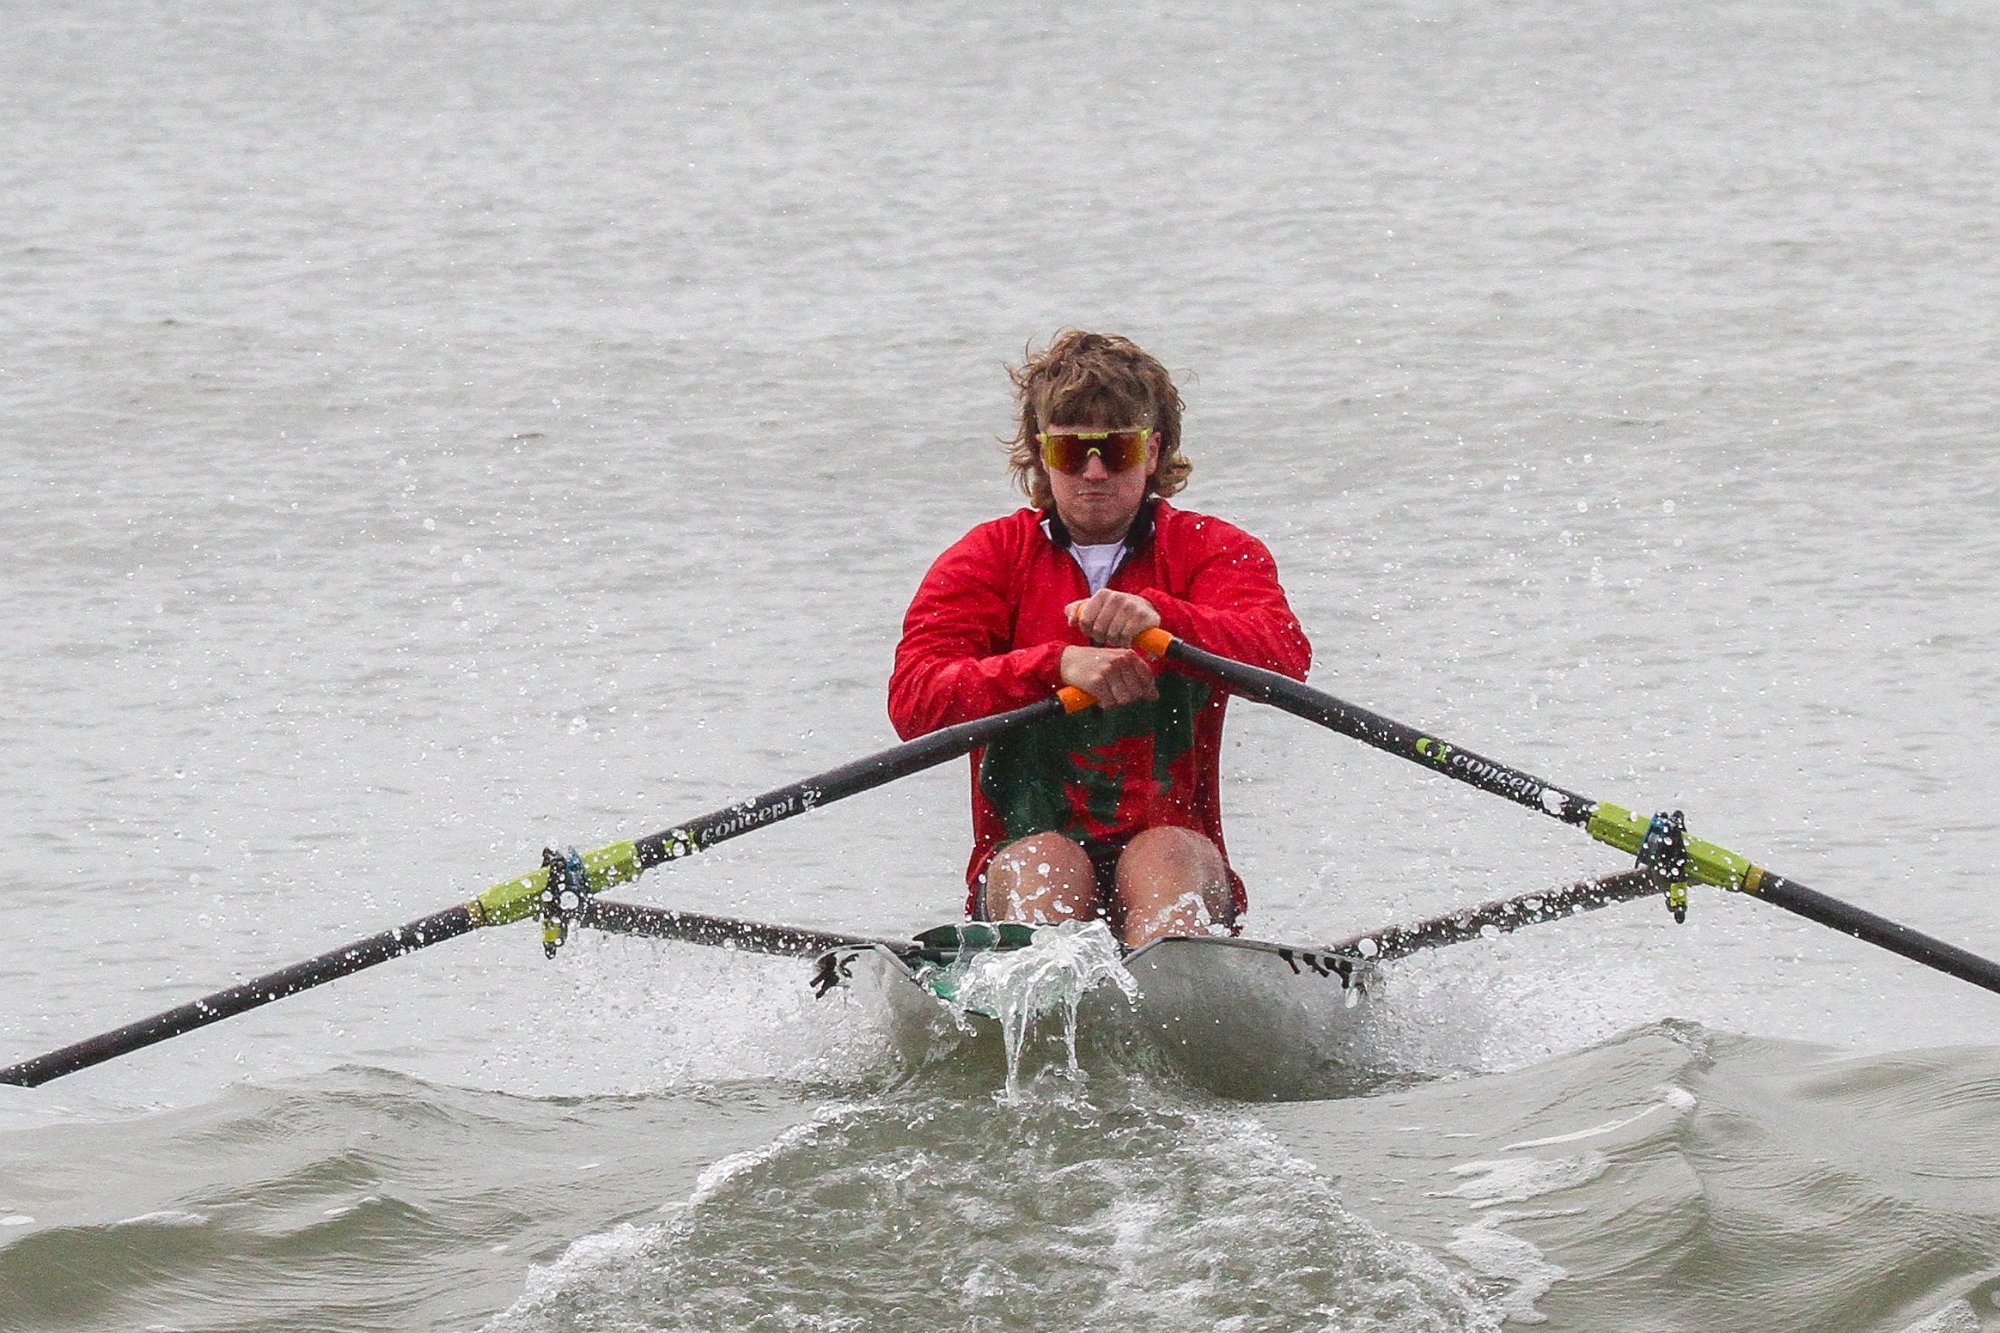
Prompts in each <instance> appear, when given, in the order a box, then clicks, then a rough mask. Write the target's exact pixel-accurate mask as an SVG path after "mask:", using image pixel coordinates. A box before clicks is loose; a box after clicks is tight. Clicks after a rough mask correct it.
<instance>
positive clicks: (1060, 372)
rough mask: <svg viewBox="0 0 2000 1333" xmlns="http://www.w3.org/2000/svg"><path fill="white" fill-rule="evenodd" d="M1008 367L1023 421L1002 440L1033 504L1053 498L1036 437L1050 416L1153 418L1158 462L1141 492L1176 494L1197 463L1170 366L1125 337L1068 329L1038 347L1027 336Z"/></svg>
mask: <svg viewBox="0 0 2000 1333" xmlns="http://www.w3.org/2000/svg"><path fill="white" fill-rule="evenodd" d="M1007 374H1008V377H1009V378H1010V379H1012V380H1013V381H1014V397H1015V399H1016V401H1017V402H1018V403H1019V404H1020V408H1021V419H1020V424H1019V425H1018V426H1017V428H1016V430H1015V433H1014V437H1013V438H1012V439H1010V440H1008V441H1006V444H1007V448H1008V456H1007V470H1008V471H1009V472H1010V473H1012V474H1013V477H1014V484H1015V485H1017V486H1019V487H1020V488H1021V490H1022V492H1023V493H1024V494H1026V495H1027V497H1028V502H1029V503H1030V504H1032V505H1034V506H1035V507H1036V508H1037V509H1047V508H1048V507H1049V506H1050V505H1052V504H1054V503H1055V496H1054V494H1053V493H1051V491H1050V490H1049V474H1048V471H1047V470H1046V469H1045V468H1044V467H1043V466H1042V450H1041V445H1040V444H1039V443H1038V442H1037V441H1036V439H1035V436H1036V434H1037V433H1039V432H1040V431H1041V430H1042V428H1043V427H1044V426H1046V425H1047V424H1048V423H1049V422H1051V421H1059V420H1060V421H1072V422H1073V421H1078V420H1082V419H1085V418H1088V419H1090V420H1093V421H1099V422H1116V423H1117V424H1118V425H1121V426H1123V425H1132V426H1139V425H1145V426H1151V427H1152V428H1153V430H1154V431H1155V432H1156V433H1157V434H1158V435H1159V439H1160V465H1159V466H1158V467H1156V468H1154V469H1153V475H1152V477H1151V478H1149V479H1148V482H1147V487H1146V493H1147V494H1148V495H1173V494H1175V493H1176V492H1178V491H1179V490H1180V489H1181V488H1182V487H1183V486H1185V485H1187V479H1188V474H1189V473H1190V472H1192V471H1194V464H1192V463H1190V462H1188V460H1187V456H1186V455H1185V454H1183V453H1182V452H1181V395H1180V390H1178V389H1176V388H1175V387H1174V381H1173V377H1172V376H1171V375H1169V374H1168V373H1167V368H1166V367H1165V366H1163V365H1161V364H1160V363H1159V362H1158V361H1156V360H1154V359H1153V358H1152V357H1151V356H1149V355H1147V354H1146V353H1145V352H1144V351H1143V350H1141V349H1140V347H1139V345H1138V344H1137V343H1135V342H1133V341H1132V340H1131V339H1130V338H1121V337H1119V336H1118V335H1117V334H1115V333H1085V332H1083V331H1082V330H1080V329H1066V330H1064V331H1063V332H1061V333H1059V334H1057V335H1056V338H1055V341H1054V342H1052V343H1050V344H1049V346H1048V349H1047V350H1046V351H1043V352H1041V353H1037V352H1036V351H1035V347H1034V344H1033V343H1030V344H1028V347H1027V351H1026V359H1025V360H1024V361H1023V362H1022V363H1021V365H1020V366H1019V367H1018V368H1011V367H1010V368H1009V369H1008V371H1007Z"/></svg>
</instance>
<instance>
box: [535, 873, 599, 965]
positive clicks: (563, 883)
mask: <svg viewBox="0 0 2000 1333" xmlns="http://www.w3.org/2000/svg"><path fill="white" fill-rule="evenodd" d="M542 866H543V868H545V869H546V870H547V871H548V872H549V880H548V884H547V885H546V886H545V887H544V888H543V889H542V954H543V956H544V957H548V958H554V957H555V956H556V950H557V949H560V948H562V946H563V942H564V941H565V940H567V939H568V938H569V919H570V918H571V917H573V916H575V915H576V914H577V913H578V912H579V911H581V910H582V908H583V897H584V895H585V894H587V893H589V892H590V876H589V875H588V874H586V873H585V872H584V869H583V858H582V857H581V856H579V855H577V851H576V848H574V847H570V848H567V849H565V850H563V851H560V852H559V851H557V850H556V849H555V848H553V847H544V848H542Z"/></svg>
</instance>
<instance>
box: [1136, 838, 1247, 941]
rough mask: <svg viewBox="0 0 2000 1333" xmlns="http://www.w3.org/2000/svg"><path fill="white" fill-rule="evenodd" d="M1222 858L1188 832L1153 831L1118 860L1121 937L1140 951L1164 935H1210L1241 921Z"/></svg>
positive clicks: (1205, 842) (1138, 840)
mask: <svg viewBox="0 0 2000 1333" xmlns="http://www.w3.org/2000/svg"><path fill="white" fill-rule="evenodd" d="M1234 907H1235V890H1234V888H1233V887H1232V886H1231V884H1230V882H1229V870H1228V867H1226V866H1225V865H1223V863H1222V853H1221V852H1220V851H1218V850H1217V849H1216V846H1215V844H1214V843H1212V842H1210V841H1209V840H1208V839H1207V838H1206V837H1204V836H1202V835H1201V834H1199V833H1196V832H1195V831H1194V830H1193V829H1186V828H1150V829H1147V830H1146V831H1145V832H1144V833H1141V834H1140V835H1139V836H1138V837H1136V838H1134V839H1132V841H1131V842H1130V843H1128V844H1127V845H1126V847H1125V854H1124V855H1123V856H1121V857H1119V858H1118V916H1117V924H1118V929H1119V934H1120V935H1121V936H1122V937H1123V939H1124V941H1125V946H1126V947H1127V948H1130V949H1136V948H1138V947H1139V946H1140V945H1142V944H1144V943H1146V942H1147V941H1148V940H1155V939H1158V938H1160V937H1161V936H1163V935H1206V934H1208V933H1209V932H1210V929H1211V927H1213V926H1223V925H1227V924H1228V923H1229V922H1230V921H1231V920H1232V919H1233V918H1234V916H1235V912H1234Z"/></svg>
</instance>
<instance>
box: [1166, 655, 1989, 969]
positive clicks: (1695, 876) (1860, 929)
mask: <svg viewBox="0 0 2000 1333" xmlns="http://www.w3.org/2000/svg"><path fill="white" fill-rule="evenodd" d="M1133 646H1135V647H1136V648H1138V649H1139V650H1140V651H1141V652H1144V653H1147V654H1149V655H1151V656H1153V657H1157V658H1160V659H1162V660H1164V661H1169V662H1175V663H1178V664H1179V665H1181V666H1183V667H1186V668H1187V669H1188V670H1190V671H1193V672H1196V673H1197V674H1200V675H1204V676H1209V677H1212V678H1214V679H1216V680H1219V681H1221V682H1222V683H1223V684H1224V685H1226V686H1228V687H1229V689H1230V690H1231V691H1232V692H1233V693H1236V694H1240V695H1242V696H1244V697H1245V698H1248V699H1255V700H1257V701H1258V702H1260V703H1267V704H1270V705H1271V706H1273V707H1275V708H1280V709H1283V710H1284V711H1285V712H1287V713H1291V714H1293V715H1294V716H1296V717H1302V718H1305V719H1306V720H1307V721H1309V722H1317V723H1319V724H1320V725H1321V726H1323V727H1326V728H1329V729H1330V730H1333V731H1337V732H1339V733H1341V734H1342V735H1344V736H1351V737H1353V738H1354V739H1355V740H1358V741H1361V742H1362V743H1364V744H1366V745H1371V746H1373V747H1374V748H1376V749H1378V750H1381V751H1383V752H1384V753H1387V754H1393V755H1397V756H1400V757H1401V758H1404V759H1408V760H1410V761H1411V762H1412V763H1416V764H1420V765H1422V766H1423V767H1425V768H1427V769H1430V770H1431V771H1433V772H1437V773H1442V774H1444V775H1445V776H1446V777H1449V778H1455V779H1457V780H1458V781H1460V782H1463V783H1465V784H1466V785H1467V786H1471V787H1477V788H1479V790H1481V791H1486V792H1492V793H1493V794H1494V795H1496V796H1504V797H1506V798H1507V799H1508V800H1510V801H1513V802H1514V803H1515V804H1517V805H1524V806H1527V807H1528V808H1529V809H1531V810H1536V811H1539V812H1541V813H1542V814H1544V815H1548V816H1550V817H1551V818H1554V819H1559V820H1561V821H1562V822H1563V823H1565V824H1573V825H1576V826H1577V827H1579V828H1581V829H1584V830H1585V831H1586V832H1588V833H1589V834H1590V836H1591V837H1593V838H1595V839H1596V840H1597V841H1599V842H1601V843H1604V844H1606V845H1607V846H1611V847H1616V848H1618V849H1619V850H1620V851H1624V852H1629V853H1632V854H1634V855H1638V854H1639V853H1640V850H1641V848H1642V847H1644V846H1645V845H1646V837H1647V833H1648V831H1649V830H1651V829H1652V828H1653V825H1654V821H1653V820H1652V819H1651V818H1650V817H1648V816H1645V815H1638V814H1634V813H1633V812H1631V811H1630V810H1627V809H1625V808H1624V807H1622V806H1617V805H1613V804H1611V803H1610V802H1609V801H1594V800H1592V799H1590V798H1589V797H1587V796H1580V795H1578V794H1577V793H1575V792H1572V791H1566V790H1564V789H1563V788H1561V787H1558V786H1556V785H1555V784H1554V783H1552V782H1548V781H1546V780H1545V779H1542V778H1538V777H1535V776H1534V775H1533V774H1530V773H1524V772H1522V771H1521V770H1520V769H1517V768H1513V767H1510V766H1509V765H1506V764H1503V763H1500V762H1499V761H1497V760H1493V759H1488V758H1486V757H1485V756H1484V755H1480V754H1475V753H1473V752H1472V751H1471V750H1465V749H1460V748H1459V747H1458V746H1456V745H1452V744H1450V743H1449V742H1446V741H1443V740H1440V739H1438V738H1437V737H1435V736H1432V735H1429V734H1427V733H1425V732H1421V731H1418V730H1417V729H1416V728H1414V727H1409V726H1405V725H1404V724H1403V723H1401V722H1397V721H1395V720H1394V719H1392V718H1387V717H1383V716H1382V715H1381V714H1379V713H1373V712H1370V711H1369V710H1368V709H1366V708H1362V707H1359V706H1358V705H1355V704H1351V703H1348V702H1346V701H1345V700H1342V699H1336V698H1334V697H1333V696H1332V695H1330V694H1325V693H1322V692H1321V691H1319V690H1316V689H1314V688H1313V687H1312V686H1310V685H1306V684H1303V683H1301V682H1299V681H1296V680H1293V679H1291V678H1290V677H1289V676H1281V675H1279V674H1278V673H1277V672H1275V671H1267V670H1265V669H1264V668H1262V667H1256V666H1252V665H1250V664H1249V663H1247V662H1239V661H1236V660H1235V659H1234V658H1229V657H1223V656H1221V655H1220V654H1218V653H1211V652H1209V651H1208V650H1207V649H1204V648H1197V647H1195V646H1194V645H1193V644H1191V643H1188V642H1187V641H1186V640H1184V639H1177V638H1175V637H1174V636H1173V635H1171V634H1169V633H1167V632H1166V631H1165V630H1160V629H1153V630H1147V631H1145V632H1144V633H1142V634H1140V635H1139V636H1138V637H1137V638H1136V639H1135V640H1134V641H1133ZM1686 857H1687V863H1686V874H1687V877H1688V878H1689V879H1691V880H1694V881H1696V882H1698V883H1702V884H1711V885H1714V886H1716V887H1717V888H1723V889H1729V890H1732V891H1734V892H1738V893H1747V894H1750V895H1751V896H1752V897H1756V898H1761V899H1763V900H1764V901H1765V902H1768V903H1773V904H1775V905H1777V906H1779V907H1782V908H1785V909H1786V910H1787V911H1791V912H1796V913H1797V914H1798V915H1800V916H1803V917H1805V918H1807V919H1808V920H1812V921H1817V922H1819V923H1820V924H1821V925H1824V926H1831V927H1833V928H1834V929H1835V930H1838V931H1841V932H1843V933H1845V934H1848V935H1852V936H1854V937H1855V938H1856V939H1860V940H1865V941H1867V942H1868V943H1870V944H1874V945H1877V946H1879V947H1881V948H1884V949H1887V950H1889V951H1890V952H1891V953H1896V954H1901V955H1902V956H1903V957H1905V958H1908V959H1910V960H1911V961H1913V962H1918V963H1922V964H1924V965H1925V966H1926V967H1934V968H1936V969H1937V970H1938V971H1940V972H1945V973H1948V974H1950V975H1951V976H1954V977H1957V978H1959V979H1960V980H1962V981H1970V982H1972V983H1973V984H1974V985H1976V986H1984V987H1985V988H1986V989H1988V990H1990V991H2000V964H1996V963H1994V962H1993V961H1992V960H1990V959H1987V958H1982V957H1980V956H1979V955H1978V954H1974V953H1970V952H1968V951H1967V950H1964V949H1961V948H1959V947H1958V946H1957V945H1955V944H1947V943H1946V942H1945V941H1943V940H1940V939H1934V938H1932V937H1931V936H1929V935H1925V934H1922V933H1921V932H1919V931H1915V930H1911V929H1910V928H1909V927H1908V926H1904V925H1899V924H1898V923H1896V922H1894V921H1890V920H1888V919H1887V918H1885V917H1880V916H1877V915H1875V914H1874V913H1873V912H1868V911H1864V910H1862V909H1861V908H1858V907H1854V906H1850V905H1849V904H1847V903H1844V902H1841V901H1840V900H1839V899H1837V898H1829V897H1827V896H1826V895H1825V894H1823V893H1818V892H1816V891H1814V890H1812V889H1809V888H1807V887H1806V886H1805V885H1803V884H1800V883H1798V882H1797V881H1796V880H1791V879H1787V878H1785V877H1784V876H1783V875H1778V874H1774V873H1772V872H1771V871H1768V870H1765V869H1764V868H1763V867H1761V866H1757V865H1753V864H1751V862H1750V861H1749V859H1748V858H1747V857H1742V856H1738V855H1737V854H1736V853H1735V852H1732V851H1729V850H1728V849H1726V848H1723V847H1718V846H1717V845H1715V844H1714V843H1712V842H1707V841H1705V840H1703V839H1700V838H1688V839H1687V840H1686Z"/></svg>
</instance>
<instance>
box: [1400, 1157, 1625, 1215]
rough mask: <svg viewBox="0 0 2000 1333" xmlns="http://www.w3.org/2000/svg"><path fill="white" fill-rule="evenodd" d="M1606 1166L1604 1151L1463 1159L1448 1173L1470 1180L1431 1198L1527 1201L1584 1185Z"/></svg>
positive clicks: (1479, 1204)
mask: <svg viewBox="0 0 2000 1333" xmlns="http://www.w3.org/2000/svg"><path fill="white" fill-rule="evenodd" d="M1609 1165H1610V1160H1609V1159H1608V1158H1606V1157H1605V1156H1604V1154H1602V1153H1595V1152H1587V1153H1581V1154H1579V1155H1578V1156H1575V1157H1502V1158H1495V1159H1493V1160H1491V1161H1481V1162H1465V1163H1463V1164H1461V1165H1459V1166H1455V1167H1453V1168H1452V1169H1451V1173H1452V1174H1453V1175H1455V1176H1466V1177H1469V1179H1467V1180H1466V1182H1465V1183H1464V1184H1463V1185H1460V1186H1459V1187H1458V1188H1457V1189H1452V1190H1443V1191H1440V1192H1438V1193H1435V1194H1433V1195H1432V1197H1433V1198H1440V1199H1465V1200H1468V1201H1469V1202H1470V1203H1471V1204H1472V1206H1473V1207H1474V1208H1492V1207H1494V1206H1496V1205H1498V1204H1503V1203H1526V1202H1527V1201H1528V1200H1530V1199H1537V1198H1540V1197H1541V1196H1542V1195H1544V1194H1553V1193H1555V1192H1556V1191H1557V1190H1566V1189H1573V1188H1575V1187H1576V1186H1578V1185H1587V1184H1589V1183H1590V1182H1591V1181H1593V1180H1595V1179H1597V1178H1598V1177H1599V1176H1601V1175H1603V1174H1604V1172H1605V1170H1606V1168H1607V1167H1608V1166H1609Z"/></svg>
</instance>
